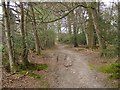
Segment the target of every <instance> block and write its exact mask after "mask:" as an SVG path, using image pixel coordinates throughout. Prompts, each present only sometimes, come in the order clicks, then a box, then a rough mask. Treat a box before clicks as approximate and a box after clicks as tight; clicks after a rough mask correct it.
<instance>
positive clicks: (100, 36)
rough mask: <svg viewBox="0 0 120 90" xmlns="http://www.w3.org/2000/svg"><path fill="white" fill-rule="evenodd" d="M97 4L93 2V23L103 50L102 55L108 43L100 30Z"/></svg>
mask: <svg viewBox="0 0 120 90" xmlns="http://www.w3.org/2000/svg"><path fill="white" fill-rule="evenodd" d="M95 4H96V3H92V4H91V5H92V6H93V8H92V9H91V13H92V19H93V24H94V27H95V31H96V34H97V38H98V43H99V46H100V50H101V56H103V50H104V49H106V44H105V40H104V37H103V36H102V35H101V30H100V25H99V24H100V22H99V15H98V13H97V10H96V6H95Z"/></svg>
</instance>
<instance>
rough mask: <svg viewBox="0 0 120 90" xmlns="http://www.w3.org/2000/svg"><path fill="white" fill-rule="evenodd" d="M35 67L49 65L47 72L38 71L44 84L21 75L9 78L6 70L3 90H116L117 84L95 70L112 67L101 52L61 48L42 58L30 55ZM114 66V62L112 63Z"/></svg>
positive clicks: (47, 51) (49, 51)
mask: <svg viewBox="0 0 120 90" xmlns="http://www.w3.org/2000/svg"><path fill="white" fill-rule="evenodd" d="M29 60H30V61H31V62H33V63H39V64H48V69H47V70H41V71H35V73H37V74H40V75H43V76H44V77H43V78H42V79H41V80H37V79H34V78H32V77H29V76H27V75H26V76H22V75H19V74H14V75H9V74H8V73H6V72H5V71H4V70H3V79H2V82H3V83H2V85H3V87H15V88H113V84H114V83H117V81H116V80H108V79H107V77H108V74H104V73H100V72H97V71H96V70H95V69H91V67H90V64H96V65H98V66H100V65H103V64H106V63H109V62H107V61H104V60H102V58H100V56H99V53H98V51H97V50H96V51H95V50H94V51H92V50H87V49H84V48H73V47H72V46H68V45H61V44H58V45H56V47H54V48H53V49H49V50H45V51H43V53H42V55H41V56H37V55H35V54H33V53H30V54H29ZM110 63H111V62H110Z"/></svg>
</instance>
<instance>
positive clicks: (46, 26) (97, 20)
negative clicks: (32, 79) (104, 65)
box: [0, 2, 120, 76]
mask: <svg viewBox="0 0 120 90" xmlns="http://www.w3.org/2000/svg"><path fill="white" fill-rule="evenodd" d="M2 9H3V15H2V19H1V20H2V22H0V23H2V44H1V45H0V50H1V52H2V57H3V58H2V63H3V66H4V68H5V69H6V70H7V71H8V72H11V73H15V72H17V71H19V70H20V69H21V68H22V69H25V68H29V66H30V65H31V63H30V62H29V60H28V54H29V52H34V53H36V54H37V55H41V53H42V51H43V50H46V49H48V48H51V47H53V46H54V45H56V43H64V44H71V45H73V46H74V47H84V48H87V49H92V50H94V49H98V50H99V52H100V53H101V57H107V58H116V62H115V63H116V64H115V66H116V67H117V69H118V70H117V71H116V72H115V73H117V75H118V76H119V73H118V71H119V70H120V64H118V61H119V59H120V47H119V46H120V39H119V38H120V2H111V3H110V4H109V6H106V5H105V4H104V2H74V3H73V2H69V3H67V2H51V3H50V2H42V3H41V2H2Z"/></svg>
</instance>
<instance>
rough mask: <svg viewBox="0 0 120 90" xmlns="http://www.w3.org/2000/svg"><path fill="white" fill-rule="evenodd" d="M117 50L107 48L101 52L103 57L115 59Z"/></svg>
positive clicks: (112, 47)
mask: <svg viewBox="0 0 120 90" xmlns="http://www.w3.org/2000/svg"><path fill="white" fill-rule="evenodd" d="M117 52H118V51H117V48H116V47H115V46H111V47H107V48H106V49H104V50H103V55H104V56H105V57H107V58H115V57H117Z"/></svg>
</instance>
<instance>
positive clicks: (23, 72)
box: [18, 71, 43, 80]
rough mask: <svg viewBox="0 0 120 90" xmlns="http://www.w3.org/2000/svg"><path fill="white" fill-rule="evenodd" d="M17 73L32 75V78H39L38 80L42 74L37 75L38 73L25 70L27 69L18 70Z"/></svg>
mask: <svg viewBox="0 0 120 90" xmlns="http://www.w3.org/2000/svg"><path fill="white" fill-rule="evenodd" d="M27 73H28V74H27ZM18 74H21V75H26V74H27V75H28V76H30V77H33V78H34V79H39V80H41V79H42V78H43V76H42V75H38V74H35V73H32V72H27V71H20V72H18Z"/></svg>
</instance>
